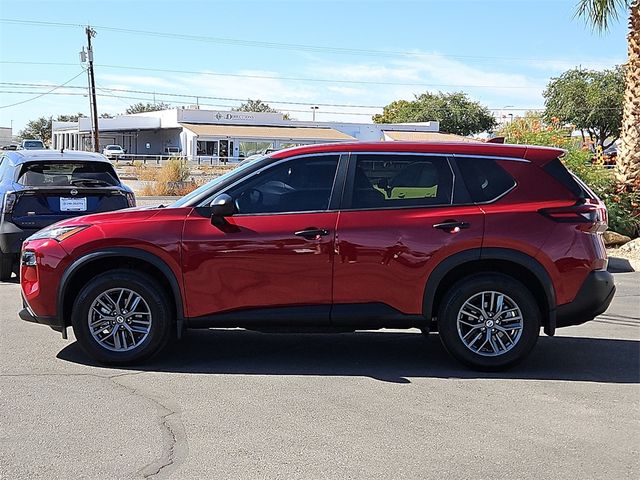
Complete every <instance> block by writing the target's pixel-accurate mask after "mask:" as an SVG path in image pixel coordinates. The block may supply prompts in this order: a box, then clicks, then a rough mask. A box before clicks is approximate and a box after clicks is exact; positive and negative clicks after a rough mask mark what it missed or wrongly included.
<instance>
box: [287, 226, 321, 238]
mask: <svg viewBox="0 0 640 480" xmlns="http://www.w3.org/2000/svg"><path fill="white" fill-rule="evenodd" d="M294 235H296V236H298V237H303V238H306V239H307V240H315V239H317V238H318V237H324V236H325V235H329V231H328V230H325V229H324V228H315V227H310V228H305V229H304V230H299V231H297V232H295V233H294Z"/></svg>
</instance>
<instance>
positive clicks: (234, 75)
mask: <svg viewBox="0 0 640 480" xmlns="http://www.w3.org/2000/svg"><path fill="white" fill-rule="evenodd" d="M0 63H4V64H16V65H50V66H72V65H75V64H74V63H58V62H25V61H6V60H2V61H0ZM96 67H100V68H111V69H117V70H138V71H143V72H161V73H186V74H196V75H208V76H212V77H230V78H253V79H259V80H288V81H294V82H314V83H335V84H348V85H388V86H400V87H454V88H490V89H499V90H502V89H519V90H534V89H537V88H539V87H535V86H521V85H461V84H455V83H421V82H383V81H375V80H337V79H329V78H311V77H289V76H281V75H252V74H241V73H216V72H206V71H204V72H203V71H196V70H174V69H166V68H151V67H134V66H126V65H104V64H96Z"/></svg>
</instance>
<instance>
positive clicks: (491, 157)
mask: <svg viewBox="0 0 640 480" xmlns="http://www.w3.org/2000/svg"><path fill="white" fill-rule="evenodd" d="M326 155H337V156H338V157H340V156H342V155H423V156H424V155H430V156H435V157H445V158H446V159H447V163H448V165H449V169H450V170H451V173H452V175H453V182H454V183H453V184H452V188H451V203H449V204H440V205H428V206H405V207H394V208H393V209H399V208H403V209H404V208H429V207H432V206H434V207H438V206H440V207H441V206H446V205H450V206H454V205H455V204H454V203H453V191H454V188H453V185H455V180H456V177H455V171H454V170H453V168H452V166H451V162H450V161H449V159H450V158H454V159H455V158H457V157H462V158H478V159H486V160H500V161H511V162H523V163H531V161H530V160H527V159H524V158H515V157H502V156H496V155H477V154H469V155H467V154H462V153H443V152H433V153H431V152H402V151H397V150H389V151H379V150H378V151H364V150H363V151H359V150H336V151H326V152H315V153H303V154H300V155H292V156H290V157H285V158H280V159H277V160H276V161H275V162H273V163H269V164H268V165H265V166H263V167H262V168H260V169H259V170H256V171H255V172H253V173H251V174H250V175H248V176H246V177H243V178H241V179H238V180H237V181H236V182H234V183H232V184H231V185H228V186H227V187H225V188H224V189H223V190H221V191H220V192H217V194H216V196H217V195H221V194H223V193H226V192H227V191H228V190H229V189H231V188H234V187H235V186H237V185H238V184H240V183H242V182H244V181H246V180H249V179H250V178H252V177H253V176H254V175H259V174H260V173H262V172H263V171H265V170H267V169H269V168H271V167H275V166H276V165H279V164H281V163H283V162H287V161H291V160H295V159H300V158H308V157H318V156H326ZM514 182H515V183H514V185H513V187H512V188H511V189H509V190H507V191H506V192H504V193H503V194H502V195H499V196H498V197H496V198H494V199H493V200H490V201H485V202H475V203H471V204H468V205H486V204H488V203H492V202H495V201H497V200H499V199H500V198H502V197H503V196H504V195H506V194H508V193H509V192H510V191H511V190H513V189H514V188H515V187H516V186H517V184H518V182H517V181H516V180H515V179H514ZM334 188H335V184H334ZM331 194H332V195H333V190H332V193H331ZM213 198H215V197H211V196H208V197H206V199H205V200H202V201H201V202H199V203H198V204H197V205H192V206H191V208H200V207H209V206H210V204H211V202H212V201H213ZM381 209H389V207H383V208H381ZM339 210H344V209H342V208H341V209H339ZM354 210H355V209H349V210H345V211H354ZM358 210H360V209H358ZM365 210H371V209H365ZM373 210H379V209H373ZM322 211H323V212H328V211H330V210H322ZM336 211H338V210H336ZM283 213H287V212H280V213H270V214H269V215H281V214H283ZM289 213H305V212H289ZM306 213H308V212H306ZM238 215H239V216H240V215H249V214H238ZM253 215H262V214H253Z"/></svg>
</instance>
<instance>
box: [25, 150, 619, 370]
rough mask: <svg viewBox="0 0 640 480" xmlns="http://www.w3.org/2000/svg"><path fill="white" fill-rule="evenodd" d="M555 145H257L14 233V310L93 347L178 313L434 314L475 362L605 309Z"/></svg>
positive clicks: (269, 327) (430, 326)
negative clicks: (188, 174) (23, 235)
mask: <svg viewBox="0 0 640 480" xmlns="http://www.w3.org/2000/svg"><path fill="white" fill-rule="evenodd" d="M563 154H564V152H563V151H562V150H558V149H551V148H541V147H526V146H514V145H494V144H480V143H479V144H453V143H451V144H444V143H433V144H431V143H399V142H398V143H396V142H388V143H352V144H330V145H313V146H304V147H298V148H293V149H288V150H282V151H279V152H275V153H272V154H270V155H267V156H264V157H260V158H257V159H255V160H253V161H251V162H248V163H246V164H244V165H242V166H240V167H238V168H236V169H235V170H233V171H231V172H229V173H227V174H226V175H223V176H221V177H218V178H216V179H215V180H213V181H212V182H210V183H208V184H206V185H204V186H202V187H200V188H198V189H197V190H195V191H194V192H192V193H190V194H189V195H187V196H185V197H183V198H182V199H180V200H178V201H177V202H176V203H174V204H172V205H170V206H169V207H166V208H138V209H129V210H124V211H120V212H113V213H104V214H97V215H88V216H83V217H78V218H74V219H71V220H67V221H64V222H60V223H57V224H55V225H54V226H52V227H49V228H48V229H46V230H43V231H41V232H39V233H37V234H36V235H34V236H32V237H30V238H29V239H28V240H27V241H26V242H25V243H24V245H23V250H22V258H21V264H22V266H21V284H22V295H23V299H24V309H23V310H22V311H21V312H20V316H21V318H22V319H24V320H27V321H31V322H37V323H42V324H46V325H49V326H51V327H52V328H53V329H54V330H58V331H61V332H62V333H63V337H65V338H66V336H65V334H66V329H67V327H69V326H73V330H74V333H75V336H76V338H77V340H78V342H79V343H80V345H81V346H82V347H83V348H84V349H85V350H86V351H87V353H88V354H89V355H91V356H92V357H94V358H95V359H96V360H98V361H100V362H103V363H109V364H127V363H133V362H138V361H141V360H143V359H145V358H148V357H149V356H151V355H153V354H155V353H157V352H159V351H160V350H161V349H162V348H163V347H164V346H165V345H166V344H167V343H168V342H169V340H170V339H171V337H176V336H177V337H179V336H180V334H181V332H182V330H183V329H184V328H210V327H243V328H248V329H256V330H261V331H278V330H280V331H282V330H286V331H292V330H293V331H303V332H304V331H309V332H312V331H352V330H358V329H376V328H411V327H417V328H420V329H422V330H423V331H424V332H428V331H429V330H432V331H434V330H437V331H438V332H439V334H440V338H441V339H442V341H443V343H444V345H445V347H446V349H447V350H448V351H449V352H450V353H451V354H452V355H453V356H454V357H456V358H457V359H458V360H460V361H462V362H463V363H465V364H467V365H469V366H471V367H474V368H479V369H489V370H491V369H500V368H505V367H508V366H511V365H513V364H515V363H517V362H518V361H520V360H522V359H523V358H524V357H525V356H526V355H527V354H528V353H529V352H530V351H531V349H532V348H533V346H534V344H535V343H536V340H537V338H538V334H539V331H540V328H543V329H544V331H545V333H546V334H547V335H553V334H554V332H555V329H556V327H563V326H567V325H575V324H580V323H583V322H586V321H588V320H591V319H593V318H594V317H595V316H596V315H599V314H600V313H602V312H604V311H605V310H606V308H607V307H608V305H609V303H610V302H611V299H612V297H613V294H614V291H615V287H614V284H613V279H612V276H611V275H610V274H609V273H608V272H607V271H606V266H607V260H606V254H605V249H604V244H603V240H602V235H601V234H602V232H603V231H604V230H605V229H606V209H605V207H604V205H603V204H602V202H601V201H600V200H599V199H598V198H597V197H596V196H595V195H594V194H593V192H592V191H591V190H589V188H587V187H586V186H585V185H584V184H583V183H582V182H580V181H579V180H578V179H577V178H576V177H574V176H573V175H572V174H571V173H569V172H568V171H567V170H566V169H565V168H564V166H563V165H562V163H561V162H560V160H559V158H560V157H561V156H562V155H563Z"/></svg>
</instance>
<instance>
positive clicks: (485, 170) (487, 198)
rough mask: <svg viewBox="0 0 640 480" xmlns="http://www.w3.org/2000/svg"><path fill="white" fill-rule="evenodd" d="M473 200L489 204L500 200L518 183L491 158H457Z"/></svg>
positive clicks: (456, 160)
mask: <svg viewBox="0 0 640 480" xmlns="http://www.w3.org/2000/svg"><path fill="white" fill-rule="evenodd" d="M455 162H456V164H457V165H458V168H459V169H460V172H461V173H462V178H463V180H464V183H465V185H466V186H467V190H468V191H469V194H470V195H471V200H472V201H474V202H476V203H487V202H492V201H493V200H496V199H498V198H499V197H501V196H502V195H504V194H505V193H507V192H508V191H509V190H511V189H512V188H513V187H514V186H515V184H516V182H515V180H514V179H513V177H512V176H511V175H509V174H508V173H507V172H506V170H505V169H504V168H502V167H501V166H500V165H498V163H497V162H496V160H494V159H491V158H471V157H456V159H455Z"/></svg>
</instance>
